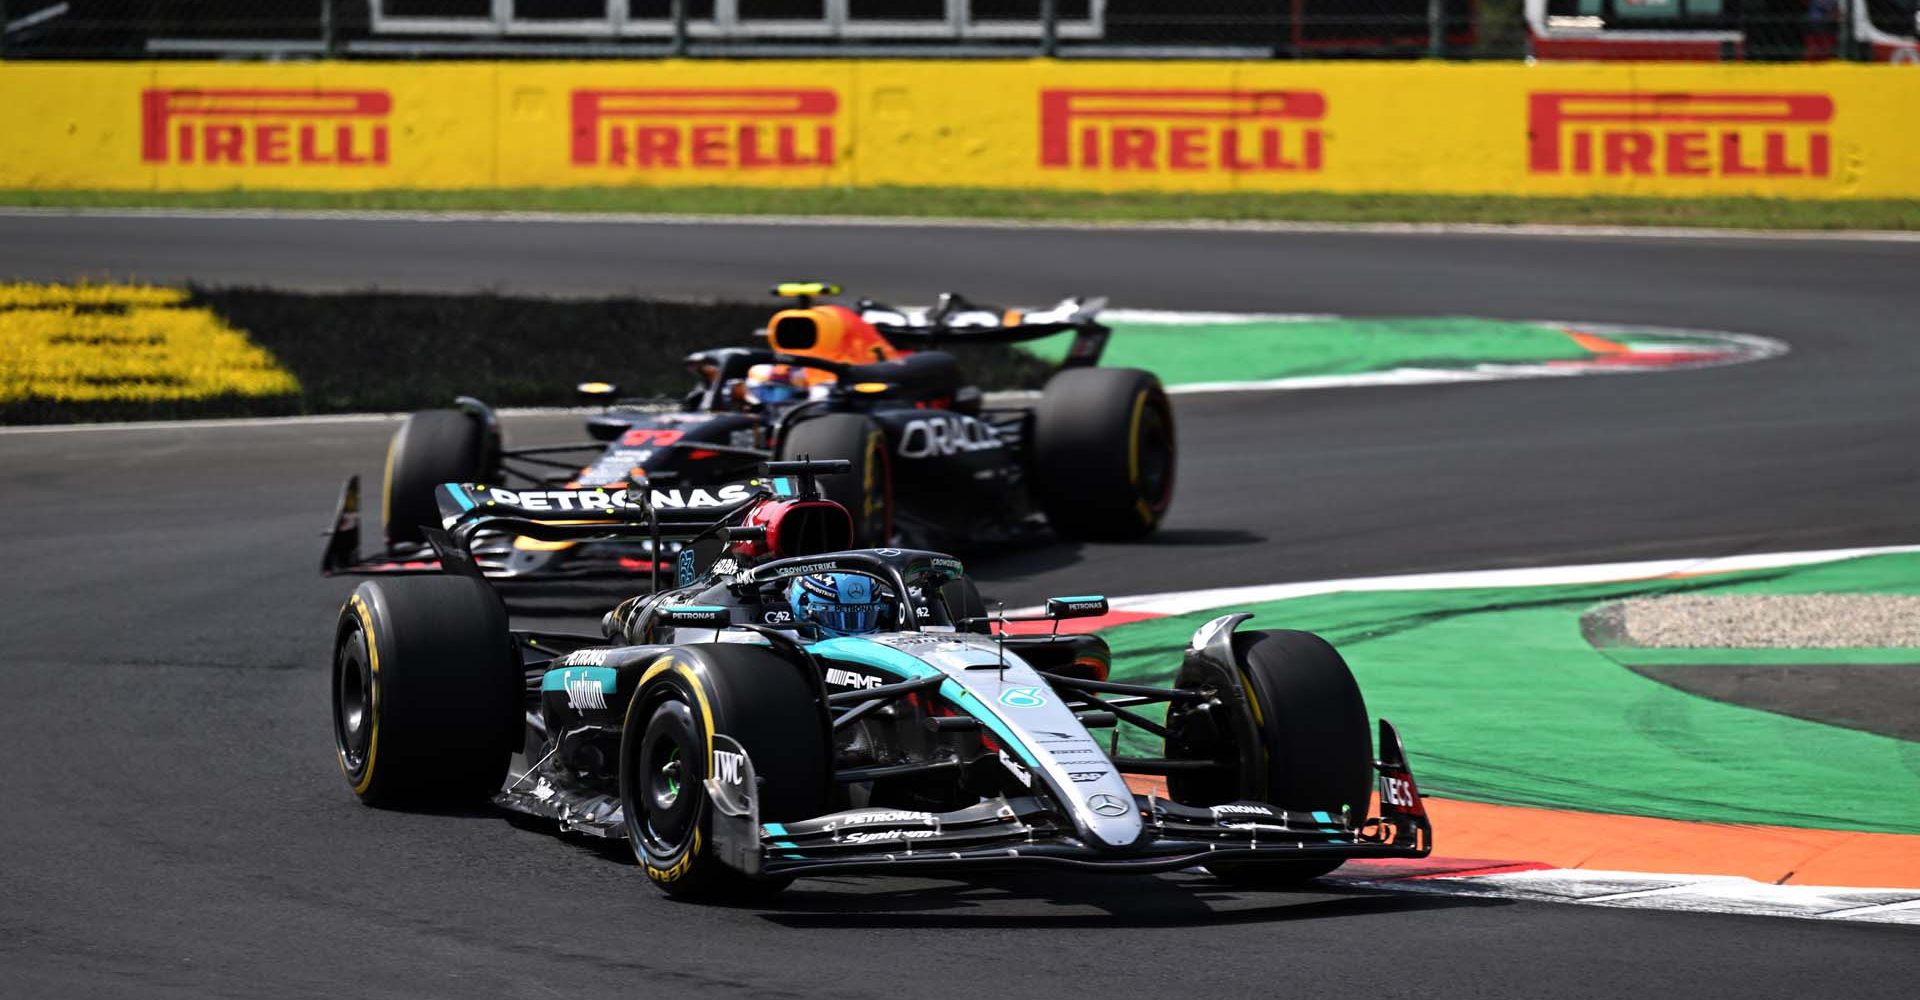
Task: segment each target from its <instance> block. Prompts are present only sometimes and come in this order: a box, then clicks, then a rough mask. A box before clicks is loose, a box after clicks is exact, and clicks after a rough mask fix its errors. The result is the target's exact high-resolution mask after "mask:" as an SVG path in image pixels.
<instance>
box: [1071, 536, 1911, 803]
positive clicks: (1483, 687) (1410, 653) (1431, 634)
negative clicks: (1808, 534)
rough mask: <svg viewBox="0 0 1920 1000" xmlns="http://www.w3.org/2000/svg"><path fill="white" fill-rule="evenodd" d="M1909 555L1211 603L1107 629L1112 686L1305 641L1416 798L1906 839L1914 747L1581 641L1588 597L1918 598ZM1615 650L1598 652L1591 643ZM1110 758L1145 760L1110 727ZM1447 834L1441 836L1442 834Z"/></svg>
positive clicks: (1153, 747)
mask: <svg viewBox="0 0 1920 1000" xmlns="http://www.w3.org/2000/svg"><path fill="white" fill-rule="evenodd" d="M1916 590H1920V556H1914V555H1908V554H1899V555H1882V556H1873V557H1867V558H1861V559H1853V560H1847V561H1843V562H1835V563H1826V564H1821V565H1815V566H1805V567H1794V568H1788V569H1780V570H1761V571H1752V572H1745V573H1729V574H1725V575H1715V576H1703V577H1691V578H1689V577H1679V578H1668V579H1659V580H1638V581H1627V582H1621V583H1600V584H1580V585H1565V586H1544V587H1507V588H1496V587H1488V588H1473V589H1460V590H1428V591H1387V592H1346V593H1334V594H1322V595H1316V596H1311V597H1301V598H1294V599H1290V600H1283V601H1275V602H1270V603H1265V604H1256V605H1249V606H1245V607H1233V608H1230V609H1229V608H1219V609H1209V610H1205V611H1197V612H1194V613H1191V614H1184V615H1178V616H1174V617H1169V618H1159V619H1152V620H1149V621H1142V622H1134V623H1130V624H1125V625H1119V626H1115V627H1114V628H1112V629H1109V630H1106V631H1104V632H1103V633H1102V634H1103V635H1105V636H1106V638H1107V641H1108V642H1109V643H1110V644H1111V646H1112V648H1113V652H1114V679H1115V680H1124V681H1130V682H1133V683H1148V684H1153V683H1165V682H1167V681H1169V680H1170V679H1171V677H1172V674H1173V672H1174V670H1175V669H1176V667H1177V665H1178V664H1179V662H1180V653H1181V650H1183V649H1184V648H1185V647H1186V644H1187V642H1188V637H1189V636H1191V635H1192V633H1193V630H1194V629H1195V628H1197V627H1199V626H1200V625H1201V624H1203V623H1205V622H1206V621H1208V620H1209V619H1211V618H1213V617H1215V616H1217V615H1219V614H1222V613H1224V612H1225V611H1227V610H1233V611H1248V612H1253V613H1255V614H1256V618H1255V620H1254V621H1253V622H1250V623H1249V624H1248V625H1247V626H1246V627H1247V628H1300V629H1306V630H1309V631H1313V632H1319V633H1321V634H1322V635H1324V636H1326V638H1327V639H1328V640H1329V641H1331V642H1332V643H1333V644H1334V645H1335V646H1336V647H1338V648H1339V649H1340V650H1341V652H1342V653H1343V654H1344V655H1345V656H1346V659H1347V662H1348V663H1349V664H1350V665H1351V666H1352V667H1353V670H1354V675H1355V676H1356V677H1357V678H1358V680H1359V682H1360V688H1361V690H1362V691H1364V692H1365V695H1366V701H1367V708H1368V709H1369V711H1370V712H1371V713H1372V714H1374V715H1376V716H1383V717H1386V718H1390V719H1392V720H1393V721H1394V723H1395V724H1396V725H1397V726H1399V727H1400V730H1401V732H1402V733H1403V734H1405V736H1406V740H1407V750H1408V752H1409V753H1410V754H1411V755H1412V761H1413V768H1414V773H1415V775H1416V776H1417V777H1418V778H1419V780H1420V782H1421V786H1422V787H1423V788H1424V789H1425V790H1426V791H1428V792H1430V793H1433V794H1436V795H1442V796H1445V797H1448V798H1455V799H1465V800H1469V801H1475V802H1489V803H1494V804H1499V805H1528V806H1543V807H1549V808H1558V809H1577V810H1581V811H1585V812H1601V813H1620V814H1626V815H1638V816H1658V817H1664V818H1668V819H1682V820H1703V821H1709V822H1722V823H1764V824H1769V825H1774V826H1799V827H1818V828H1829V829H1850V830H1868V831H1878V832H1883V833H1920V744H1916V743H1912V742H1908V741H1905V740H1900V739H1894V738H1892V737H1889V736H1883V735H1877V734H1874V733H1870V732H1861V731H1857V730H1852V729H1844V728H1840V727H1838V726H1833V725H1827V724H1823V723H1819V722H1811V721H1807V720H1805V719H1801V718H1794V717H1791V716H1787V715H1782V714H1777V713H1775V712H1770V711H1762V710H1760V709H1756V708H1749V707H1744V706H1740V705H1732V704H1726V703H1722V702H1718V701H1711V700H1708V699H1706V698H1703V697H1699V696H1696V695H1693V694H1688V693H1686V692H1684V691H1680V690H1677V689H1675V688H1672V687H1669V686H1667V685H1665V684H1662V683H1659V682H1657V681H1654V680H1651V679H1648V678H1646V677H1644V676H1641V675H1640V674H1638V673H1635V672H1634V671H1632V670H1629V669H1627V668H1625V667H1622V666H1620V665H1619V664H1617V663H1614V662H1613V661H1612V660H1610V659H1608V658H1607V656H1606V655H1603V651H1600V650H1596V649H1594V648H1593V647H1592V646H1590V645H1588V643H1587V640H1586V638H1585V637H1584V636H1583V635H1582V634H1581V628H1580V616H1581V615H1582V613H1584V612H1585V611H1587V610H1588V609H1590V608H1592V607H1594V606H1595V605H1597V604H1600V603H1602V602H1607V601H1616V600H1621V599H1623V598H1627V597H1639V596H1650V595H1655V594H1664V593H1680V592H1692V593H1718V594H1783V593H1784V594H1812V593H1913V592H1915V591H1916ZM1604 652H1605V653H1610V652H1611V651H1610V650H1609V651H1604ZM1122 747H1123V748H1124V749H1128V750H1132V751H1135V752H1140V753H1152V752H1156V751H1157V750H1158V741H1156V740H1153V739H1151V738H1148V737H1145V736H1142V735H1140V734H1139V732H1138V731H1137V730H1123V741H1122ZM1442 835H1443V836H1444V834H1442Z"/></svg>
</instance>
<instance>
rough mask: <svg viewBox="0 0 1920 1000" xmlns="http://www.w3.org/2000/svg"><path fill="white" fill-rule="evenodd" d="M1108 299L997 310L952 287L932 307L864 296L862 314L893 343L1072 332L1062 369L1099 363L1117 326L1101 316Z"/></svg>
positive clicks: (1003, 340)
mask: <svg viewBox="0 0 1920 1000" xmlns="http://www.w3.org/2000/svg"><path fill="white" fill-rule="evenodd" d="M1106 306H1107V300H1106V299H1105V298H1083V297H1075V298H1069V299H1062V300H1061V301H1060V302H1059V303H1058V304H1056V305H1054V306H1052V307H1051V308H1047V309H1031V310H1023V309H995V308H991V307H988V306H980V305H975V304H974V303H972V302H969V301H967V300H966V299H965V298H963V297H962V296H960V295H958V294H956V293H953V292H948V293H946V294H943V295H941V296H940V301H939V302H938V303H937V304H935V305H933V306H930V307H905V308H901V307H895V306H888V305H882V304H880V303H877V302H874V301H872V300H870V299H862V300H861V301H860V318H861V319H864V320H866V321H867V322H868V323H870V324H872V325H873V328H874V329H876V330H878V331H879V332H880V335H881V336H883V337H885V338H887V341H888V342H889V343H891V344H893V345H894V346H895V347H900V348H906V349H911V350H927V349H935V348H938V347H940V346H941V345H943V344H1018V343H1023V342H1025V341H1029V340H1038V339H1040V338H1042V337H1051V336H1053V335H1055V334H1060V333H1071V334H1073V335H1074V337H1073V344H1072V346H1070V347H1069V348H1068V349H1067V357H1066V360H1065V361H1064V362H1062V363H1061V367H1063V368H1074V367H1081V366H1087V365H1094V364H1098V363H1099V361H1100V354H1101V352H1102V351H1104V350H1106V347H1107V338H1108V337H1110V336H1112V334H1113V331H1112V330H1111V329H1110V328H1108V327H1107V326H1106V325H1105V324H1103V323H1101V322H1100V320H1099V315H1100V311H1101V310H1102V309H1105V308H1106Z"/></svg>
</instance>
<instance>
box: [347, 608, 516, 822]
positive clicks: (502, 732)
mask: <svg viewBox="0 0 1920 1000" xmlns="http://www.w3.org/2000/svg"><path fill="white" fill-rule="evenodd" d="M332 676H333V737H334V750H335V756H336V757H337V758H338V760H339V763H340V770H341V773H343V774H344V775H345V776H346V779H347V785H348V787H350V788H352V789H353V793H354V794H355V795H357V796H359V797H360V801H362V802H365V803H367V804H368V805H374V806H385V807H389V808H402V809H404V808H412V807H417V806H428V805H450V804H463V803H465V804H477V803H481V802H485V801H486V800H487V799H488V798H489V797H490V796H492V795H493V793H495V792H497V791H499V790H500V784H501V782H502V780H504V779H505V777H506V774H507V761H508V758H509V757H510V756H511V754H512V752H513V750H514V748H515V747H516V746H517V745H518V744H519V742H520V740H521V737H522V733H523V730H524V726H525V723H524V720H525V711H526V706H525V701H526V680H525V674H524V673H523V671H522V669H521V665H520V657H519V655H518V653H517V651H516V650H515V647H514V645H513V638H512V636H511V635H510V634H509V633H508V631H507V618H506V612H505V611H504V610H503V609H502V608H501V606H500V601H499V598H497V597H495V596H494V594H493V593H492V591H490V590H488V589H487V586H486V585H485V584H484V583H482V582H480V581H479V580H474V579H471V578H468V577H460V576H422V577H411V578H406V579H392V580H377V581H369V582H367V583H363V584H361V585H360V586H359V588H358V589H356V590H355V591H354V592H353V596H352V597H351V598H349V599H348V601H347V604H346V606H345V607H343V608H342V609H341V610H340V620H339V625H338V627H337V629H336V631H335V638H334V655H333V675H332Z"/></svg>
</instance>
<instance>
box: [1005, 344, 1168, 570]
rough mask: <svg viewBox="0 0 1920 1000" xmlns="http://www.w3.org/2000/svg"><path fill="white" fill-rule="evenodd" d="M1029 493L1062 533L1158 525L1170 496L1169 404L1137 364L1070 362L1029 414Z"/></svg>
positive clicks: (1093, 537)
mask: <svg viewBox="0 0 1920 1000" xmlns="http://www.w3.org/2000/svg"><path fill="white" fill-rule="evenodd" d="M1032 471H1033V482H1034V495H1035V499H1036V500H1037V501H1038V502H1039V505H1040V509H1041V511H1042V512H1044V513H1045V514H1046V515H1047V523H1049V524H1051V525H1052V526H1053V530H1054V531H1055V532H1056V533H1058V534H1060V535H1062V536H1064V537H1067V538H1075V539H1084V540H1089V541H1122V540H1126V539H1130V538H1140V537H1142V536H1144V535H1146V534H1148V533H1150V532H1152V531H1153V530H1154V529H1155V528H1157V527H1159V526H1160V520H1161V519H1162V518H1163V517H1165V516H1166V513H1167V508H1168V507H1169V506H1171V505H1172V503H1173V472H1174V441H1173V408H1172V407H1171V406H1170V405H1168V403H1167V394H1166V391H1165V390H1164V389H1162V388H1161V387H1160V380H1159V379H1157V378H1155V377H1153V375H1151V374H1150V373H1148V372H1143V371H1140V370H1139V369H1137V368H1069V369H1067V370H1066V371H1063V372H1061V373H1059V374H1057V375H1055V376H1054V377H1053V378H1052V379H1051V380H1050V381H1048V382H1047V387H1046V390H1045V391H1044V392H1043V393H1041V396H1040V404H1039V405H1038V406H1037V407H1035V409H1034V418H1033V470H1032Z"/></svg>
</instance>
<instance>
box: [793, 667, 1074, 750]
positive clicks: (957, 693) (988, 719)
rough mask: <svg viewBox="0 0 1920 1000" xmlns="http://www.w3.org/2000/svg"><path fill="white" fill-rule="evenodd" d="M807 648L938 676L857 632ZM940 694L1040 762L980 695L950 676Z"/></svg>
mask: <svg viewBox="0 0 1920 1000" xmlns="http://www.w3.org/2000/svg"><path fill="white" fill-rule="evenodd" d="M808 649H809V651H810V652H812V653H813V654H814V655H815V656H826V657H832V658H834V659H840V660H847V661H849V662H852V663H858V664H861V665H862V666H868V667H873V668H875V669H878V670H885V671H887V672H889V673H893V674H898V675H899V676H900V677H901V678H902V679H904V680H910V681H912V680H920V679H921V678H924V677H938V676H941V674H940V671H938V670H935V669H934V668H933V667H931V666H929V665H928V664H926V663H924V662H922V661H921V660H920V658H919V657H916V656H913V655H911V654H908V653H903V652H901V651H899V650H897V649H894V648H893V647H892V646H884V645H881V644H880V643H877V642H874V641H873V640H871V639H863V638H860V637H859V636H844V637H841V638H837V639H827V640H824V641H822V642H816V643H814V644H813V645H812V646H810V647H808ZM940 694H941V696H942V697H944V698H946V699H947V700H948V701H950V702H953V703H954V704H955V705H958V706H960V708H961V709H962V710H963V711H965V712H966V713H967V714H968V715H971V716H973V717H974V718H975V719H978V720H980V724H981V725H983V726H986V727H987V728H988V729H990V730H992V731H993V735H994V736H995V737H997V738H999V740H1000V742H1001V743H1004V744H1006V745H1007V746H1008V747H1010V748H1012V750H1013V752H1014V753H1016V754H1018V755H1019V756H1020V759H1021V760H1023V761H1025V762H1026V763H1027V764H1028V765H1029V766H1032V767H1039V766H1040V758H1039V757H1037V756H1035V755H1034V753H1033V751H1032V750H1029V749H1027V745H1026V743H1025V742H1023V741H1022V740H1021V739H1020V738H1019V737H1018V736H1015V735H1014V734H1013V730H1011V729H1008V728H1007V724H1006V723H1005V722H1002V721H1001V720H1000V716H998V715H996V714H994V711H993V709H991V708H989V707H988V706H987V705H986V704H985V703H983V702H981V701H980V699H978V698H975V697H974V696H973V694H972V692H969V691H968V690H967V689H966V688H964V687H961V686H960V685H959V684H957V683H955V682H954V681H953V680H952V679H948V680H946V681H944V682H942V683H941V685H940Z"/></svg>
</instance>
